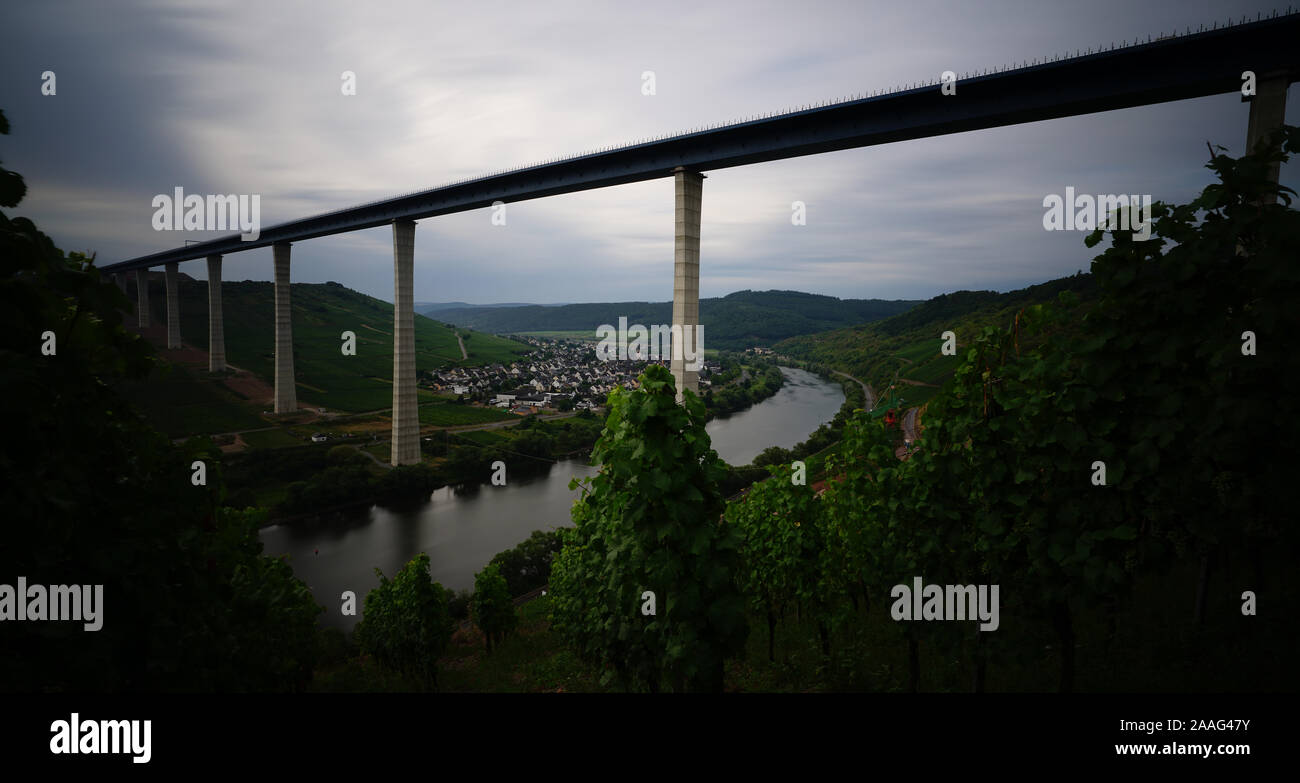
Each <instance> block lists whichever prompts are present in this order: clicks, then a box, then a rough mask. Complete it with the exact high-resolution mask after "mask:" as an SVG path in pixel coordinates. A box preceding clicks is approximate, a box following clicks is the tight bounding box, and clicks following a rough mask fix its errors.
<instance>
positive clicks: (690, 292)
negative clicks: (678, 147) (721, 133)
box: [671, 166, 704, 403]
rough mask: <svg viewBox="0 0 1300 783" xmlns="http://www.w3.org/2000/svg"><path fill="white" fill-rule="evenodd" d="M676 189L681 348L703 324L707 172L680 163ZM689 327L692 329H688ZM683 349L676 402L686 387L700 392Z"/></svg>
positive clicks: (676, 312) (676, 362)
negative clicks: (702, 253)
mask: <svg viewBox="0 0 1300 783" xmlns="http://www.w3.org/2000/svg"><path fill="white" fill-rule="evenodd" d="M673 176H674V179H675V183H674V184H675V188H676V201H677V209H676V240H675V244H674V247H673V325H674V326H677V325H681V326H682V329H681V330H680V332H679V333H680V334H681V335H682V343H683V346H682V348H683V349H685V348H692V349H693V348H694V346H695V339H696V337H695V332H696V330H697V329H698V328H699V323H700V206H701V199H702V198H703V194H704V175H703V174H700V173H699V172H697V171H687V170H686V169H684V168H682V167H681V166H678V167H677V168H676V169H673ZM688 327H689V329H688ZM682 354H684V351H679V350H678V348H677V346H676V345H674V346H673V358H672V359H671V367H672V372H673V379H674V380H676V382H677V401H678V402H679V403H680V402H681V401H682V399H683V394H682V392H684V391H685V390H686V389H690V390H691V391H692V392H696V393H698V392H699V377H700V374H699V372H698V371H697V370H688V369H686V360H685V358H684V356H683V355H682Z"/></svg>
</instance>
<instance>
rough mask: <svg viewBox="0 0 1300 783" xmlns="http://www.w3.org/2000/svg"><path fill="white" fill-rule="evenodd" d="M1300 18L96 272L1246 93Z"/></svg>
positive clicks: (867, 103) (925, 91) (994, 77)
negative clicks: (690, 175)
mask: <svg viewBox="0 0 1300 783" xmlns="http://www.w3.org/2000/svg"><path fill="white" fill-rule="evenodd" d="M1297 41H1300V13H1293V14H1288V15H1284V16H1278V17H1275V18H1271V19H1264V20H1261V21H1254V22H1246V23H1243V24H1238V25H1234V26H1230V27H1222V28H1219V29H1216V30H1208V31H1205V32H1198V33H1190V34H1187V35H1182V36H1176V37H1169V38H1162V39H1159V40H1155V41H1151V42H1148V43H1141V44H1135V45H1131V46H1125V47H1117V48H1113V49H1108V50H1105V51H1100V52H1097V53H1093V54H1085V55H1081V56H1076V57H1069V58H1062V59H1059V60H1053V61H1049V62H1045V63H1042V64H1036V65H1028V66H1025V67H1020V68H1014V69H1007V70H1003V71H999V72H998V73H991V74H987V75H981V76H972V77H969V78H961V79H959V80H958V82H957V90H956V95H953V96H945V95H942V94H941V92H940V89H939V86H938V82H937V79H936V81H934V82H932V83H930V84H927V85H924V86H921V87H916V88H913V89H908V90H902V91H899V92H892V93H888V94H883V95H876V96H871V97H865V98H859V99H855V100H848V101H844V102H841V103H834V104H830V105H826V106H818V107H815V108H808V109H803V110H798V111H792V112H788V113H784V114H779V115H775V116H770V117H764V118H761V119H755V120H750V121H746V122H739V123H735V124H731V125H724V126H721V127H716V128H711V129H707V130H700V131H696V132H691V133H685V134H681V135H678V136H672V137H669V138H664V139H659V140H655V141H650V142H645V143H640V144H633V145H629V146H625V147H618V148H615V149H610V150H606V151H601V152H596V153H591V154H586V155H578V156H574V157H571V158H566V159H562V160H557V161H553V162H548V163H545V164H541V165H537V166H531V167H527V168H521V169H516V170H513V171H507V172H502V173H497V174H493V175H490V176H486V177H480V178H477V179H472V180H468V181H463V182H458V183H454V184H451V185H447V186H444V187H439V188H434V189H431V190H425V191H421V192H418V193H412V194H408V195H404V196H398V197H395V198H390V199H385V200H383V201H377V202H373V203H369V204H363V205H360V206H355V207H351V208H348V209H341V210H337V211H334V212H330V213H326V214H323V215H316V216H313V217H308V218H303V219H300V220H293V221H290V222H287V223H280V224H278V225H275V226H270V227H266V228H263V229H262V231H261V234H260V236H259V237H258V238H257V239H256V240H254V241H249V242H244V241H241V240H240V238H239V235H238V234H233V235H230V236H226V237H221V238H219V239H214V240H210V241H206V242H200V243H196V244H192V245H189V246H186V247H179V248H174V249H172V250H167V251H163V252H160V253H154V254H152V255H147V256H140V257H138V258H133V259H130V260H127V261H123V262H120V263H116V264H111V265H108V266H106V267H104V269H105V271H108V272H123V271H126V270H130V269H138V268H143V267H153V266H159V265H162V264H165V263H168V262H177V261H188V260H191V259H196V258H202V257H204V256H207V255H212V254H227V253H235V252H239V251H241V250H252V249H254V248H259V247H266V246H268V245H271V244H274V243H277V242H298V241H302V240H306V239H312V238H315V237H322V236H328V235H331V234H340V233H345V232H348V231H357V230H359V229H365V228H373V227H376V226H382V225H386V224H388V223H390V222H392V221H394V220H414V219H420V218H428V217H434V216H437V215H447V214H451V213H454V212H464V211H467V210H472V209H480V208H483V207H488V206H491V205H492V203H493V202H495V201H502V202H506V203H509V202H515V201H526V200H528V199H535V198H542V197H545V196H554V195H559V194H562V193H573V192H576V191H582V190H591V189H595V188H604V187H610V186H613V185H622V184H626V183H630V182H640V181H644V180H649V179H657V178H660V177H667V176H670V175H671V173H672V170H673V168H675V167H677V166H684V167H686V168H688V169H691V170H695V171H710V170H713V169H722V168H728V167H731V166H743V165H747V164H751V163H761V162H765V161H771V160H781V159H784V158H793V157H798V156H802V155H815V154H818V153H822V152H832V151H835V150H844V149H852V148H856V147H867V146H872V145H876V144H888V143H891V142H896V141H905V140H909V139H919V138H925V137H929V136H939V135H943V134H950V133H961V132H963V131H971V130H980V129H983V128H993V127H1000V126H1004V125H1015V124H1019V123H1026V122H1037V121H1039V120H1049V119H1056V118H1059V117H1070V116H1075V115H1082V114H1090V113H1094V112H1101V111H1111V110H1115V109H1125V108H1131V107H1134V106H1144V105H1150V104H1157V103H1164V102H1167V101H1176V100H1183V99H1186V98H1198V97H1203V96H1207V95H1217V94H1223V93H1230V92H1236V91H1239V90H1240V88H1241V84H1242V81H1241V73H1242V71H1246V70H1251V71H1254V72H1255V74H1256V76H1257V78H1258V79H1261V80H1262V79H1266V78H1276V77H1282V78H1286V79H1287V80H1288V81H1294V80H1295V79H1296V78H1297V74H1300V46H1297V44H1296V42H1297Z"/></svg>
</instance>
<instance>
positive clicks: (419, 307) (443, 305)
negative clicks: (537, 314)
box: [415, 302, 534, 315]
mask: <svg viewBox="0 0 1300 783" xmlns="http://www.w3.org/2000/svg"><path fill="white" fill-rule="evenodd" d="M529 306H534V305H533V304H532V302H497V303H495V304H470V303H469V302H416V303H415V312H417V313H419V314H421V315H430V314H432V313H436V312H438V311H440V310H474V309H478V308H481V307H529Z"/></svg>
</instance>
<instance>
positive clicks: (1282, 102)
mask: <svg viewBox="0 0 1300 783" xmlns="http://www.w3.org/2000/svg"><path fill="white" fill-rule="evenodd" d="M1290 82H1291V80H1290V78H1289V77H1287V76H1274V77H1267V76H1266V77H1265V78H1263V79H1261V80H1260V81H1259V84H1258V85H1257V86H1256V88H1255V97H1253V98H1251V101H1250V119H1249V120H1248V121H1247V123H1246V151H1247V152H1253V151H1254V149H1255V145H1256V144H1258V143H1259V141H1260V140H1261V139H1263V138H1264V137H1265V136H1267V135H1268V134H1270V133H1272V132H1273V131H1274V130H1276V129H1278V128H1280V127H1282V122H1283V120H1284V117H1285V115H1286V88H1287V85H1289V84H1290ZM1280 173H1281V167H1280V166H1279V164H1276V163H1274V164H1273V166H1272V168H1270V169H1269V175H1270V176H1269V179H1271V180H1272V181H1273V182H1277V180H1278V176H1279V174H1280ZM1267 201H1268V202H1269V203H1272V202H1274V201H1276V199H1267Z"/></svg>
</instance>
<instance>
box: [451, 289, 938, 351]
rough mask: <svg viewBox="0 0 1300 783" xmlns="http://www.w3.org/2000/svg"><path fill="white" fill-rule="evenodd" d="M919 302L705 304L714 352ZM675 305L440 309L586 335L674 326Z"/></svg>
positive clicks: (763, 299)
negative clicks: (621, 323)
mask: <svg viewBox="0 0 1300 783" xmlns="http://www.w3.org/2000/svg"><path fill="white" fill-rule="evenodd" d="M917 304H919V303H918V302H916V301H910V300H895V301H891V300H884V299H837V298H835V297H833V296H822V295H820V294H805V293H801V292H799V291H737V292H736V293H733V294H728V295H727V296H724V297H721V298H712V299H701V300H700V320H701V322H702V323H703V324H704V344H705V346H706V347H708V348H723V349H743V348H748V347H751V346H768V345H771V344H772V343H775V342H777V341H778V340H782V339H785V338H787V337H793V336H795V335H802V334H812V333H814V332H824V331H826V330H828V329H837V328H840V327H845V326H851V325H853V324H861V323H864V322H871V321H878V320H880V319H882V318H888V317H889V316H892V315H897V314H898V313H902V312H905V311H907V310H909V309H910V308H912V307H913V306H915V305H917ZM672 315H673V306H672V302H598V303H588V304H570V305H560V306H542V305H528V306H524V307H474V308H460V309H448V310H438V311H437V317H438V319H439V320H442V321H446V322H448V323H452V324H456V325H458V326H468V327H472V328H475V329H479V330H482V331H485V332H493V333H495V334H518V333H521V332H560V331H569V332H574V331H576V332H585V333H589V334H591V335H592V336H593V337H594V336H595V334H596V328H597V327H598V326H600V325H601V324H613V325H615V326H617V325H618V319H619V318H620V317H626V318H627V319H628V323H629V324H636V323H639V324H644V325H646V326H650V325H653V324H668V323H672Z"/></svg>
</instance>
